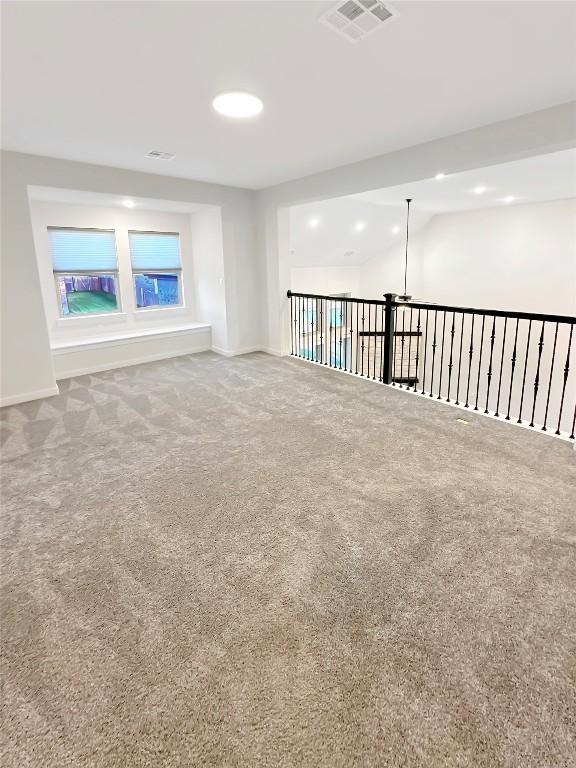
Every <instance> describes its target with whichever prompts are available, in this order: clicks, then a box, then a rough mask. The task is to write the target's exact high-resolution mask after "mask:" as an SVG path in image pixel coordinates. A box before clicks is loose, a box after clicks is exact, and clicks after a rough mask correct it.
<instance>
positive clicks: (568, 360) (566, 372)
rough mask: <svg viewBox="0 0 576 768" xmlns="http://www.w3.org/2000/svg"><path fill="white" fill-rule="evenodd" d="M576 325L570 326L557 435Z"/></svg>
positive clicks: (558, 427) (558, 429)
mask: <svg viewBox="0 0 576 768" xmlns="http://www.w3.org/2000/svg"><path fill="white" fill-rule="evenodd" d="M573 330H574V326H573V325H571V326H570V336H569V337H568V352H567V353H566V363H565V365H564V383H563V385H562V397H561V398H560V410H559V411H558V426H557V427H556V432H555V433H554V434H555V435H559V434H560V422H561V421H562V409H563V408H564V395H565V394H566V382H567V381H568V374H569V373H570V348H571V346H572V332H573Z"/></svg>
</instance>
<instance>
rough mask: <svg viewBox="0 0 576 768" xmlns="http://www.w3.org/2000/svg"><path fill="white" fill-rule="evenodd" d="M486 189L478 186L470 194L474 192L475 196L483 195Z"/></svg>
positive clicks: (480, 185)
mask: <svg viewBox="0 0 576 768" xmlns="http://www.w3.org/2000/svg"><path fill="white" fill-rule="evenodd" d="M486 189H487V187H485V186H484V185H483V184H479V185H478V186H477V187H474V189H473V190H472V192H474V194H475V195H483V194H484V192H486Z"/></svg>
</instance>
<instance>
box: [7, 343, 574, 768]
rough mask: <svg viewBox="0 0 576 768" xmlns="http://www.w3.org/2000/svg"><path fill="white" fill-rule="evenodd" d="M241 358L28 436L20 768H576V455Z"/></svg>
mask: <svg viewBox="0 0 576 768" xmlns="http://www.w3.org/2000/svg"><path fill="white" fill-rule="evenodd" d="M462 415H463V412H462V411H459V410H457V409H453V408H451V407H450V406H447V405H442V404H439V403H436V402H433V401H431V400H427V399H425V398H420V397H417V396H415V395H410V394H408V393H405V392H402V391H398V390H395V389H389V388H386V387H383V386H381V385H378V384H374V383H369V382H366V381H364V380H358V379H354V378H353V377H351V376H347V375H344V374H339V373H337V372H334V371H330V370H326V369H323V368H321V367H319V366H314V365H311V364H307V363H304V362H302V361H298V360H294V359H280V358H273V357H269V356H267V355H264V354H253V355H246V356H243V357H237V358H229V359H226V358H223V357H219V356H217V355H215V354H213V353H203V354H199V355H191V356H185V357H181V358H176V359H173V360H168V361H162V362H158V363H151V364H148V365H141V366H135V367H132V368H125V369H122V370H117V371H109V372H106V373H101V374H98V375H91V376H83V377H80V378H75V379H70V380H67V381H63V382H61V394H60V395H59V396H57V397H54V398H50V399H47V400H42V401H36V402H32V403H27V404H24V405H20V406H14V407H10V408H6V409H4V410H3V411H2V412H1V417H0V418H1V424H2V429H1V435H2V440H3V474H2V491H3V502H4V503H3V514H2V527H3V539H2V603H1V611H2V629H3V675H2V676H3V686H4V687H3V695H2V708H3V713H2V714H3V731H2V733H3V736H2V759H1V764H2V766H3V768H26V767H28V766H32V767H33V768H84V767H86V766H90V768H120V767H121V768H144V767H146V768H156V767H157V766H158V767H159V766H162V767H165V768H172V767H173V766H178V767H179V768H184V767H189V766H230V767H231V768H232V767H236V766H238V767H239V766H242V767H244V766H246V767H248V768H252V767H253V766H254V767H258V768H267V767H268V766H275V767H278V768H288V767H289V766H290V767H292V766H293V767H296V766H307V767H310V768H312V767H314V768H360V767H362V768H370V767H371V766H405V767H413V766H422V768H452V767H456V766H458V767H461V766H470V767H472V766H473V767H474V768H485V767H487V766H490V768H493V767H494V766H503V767H504V766H505V767H506V768H509V767H514V768H516V767H517V768H560V767H567V766H572V767H573V766H575V765H576V689H575V684H576V683H575V681H576V490H575V489H576V462H575V458H576V453H575V452H574V450H573V449H572V446H571V445H569V444H567V443H564V442H561V441H558V440H555V439H553V438H550V437H546V436H544V435H541V434H534V433H531V432H529V431H528V430H522V429H518V428H514V427H511V426H510V425H507V424H504V423H499V422H496V421H495V420H491V419H487V418H484V417H482V416H477V415H474V414H473V413H471V414H469V415H467V416H466V418H467V419H468V420H469V423H468V424H463V423H461V422H458V421H457V419H458V418H461V417H462Z"/></svg>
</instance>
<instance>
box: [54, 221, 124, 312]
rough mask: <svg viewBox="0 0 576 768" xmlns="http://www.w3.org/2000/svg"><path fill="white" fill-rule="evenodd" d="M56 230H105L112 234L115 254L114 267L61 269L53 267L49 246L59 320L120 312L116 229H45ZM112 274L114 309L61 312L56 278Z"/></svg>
mask: <svg viewBox="0 0 576 768" xmlns="http://www.w3.org/2000/svg"><path fill="white" fill-rule="evenodd" d="M53 230H54V231H58V232H106V233H109V234H112V236H113V238H114V252H115V254H116V269H106V270H102V269H74V270H70V269H67V270H63V269H54V254H53V252H52V248H50V256H51V260H52V279H53V281H54V291H55V293H56V304H57V307H58V318H59V319H60V320H77V319H78V318H87V317H92V318H95V317H108V316H110V315H117V314H120V313H122V311H123V310H122V294H121V291H120V268H119V263H118V244H117V241H116V230H115V229H105V228H102V227H58V226H52V225H50V226H48V227H47V228H46V231H47V232H48V233H50V231H53ZM110 275H112V276H113V278H114V284H115V286H116V293H115V296H116V309H112V310H110V311H109V312H78V313H72V312H69V313H68V314H67V315H65V314H64V313H63V312H62V302H61V300H60V290H59V285H58V280H59V279H60V278H62V277H72V278H73V277H87V276H94V277H100V276H103V277H108V276H110Z"/></svg>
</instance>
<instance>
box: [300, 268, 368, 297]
mask: <svg viewBox="0 0 576 768" xmlns="http://www.w3.org/2000/svg"><path fill="white" fill-rule="evenodd" d="M290 287H291V289H292V290H293V291H295V292H296V293H324V294H333V293H349V294H351V295H352V296H360V293H359V290H360V268H359V267H292V269H291V270H290Z"/></svg>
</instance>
